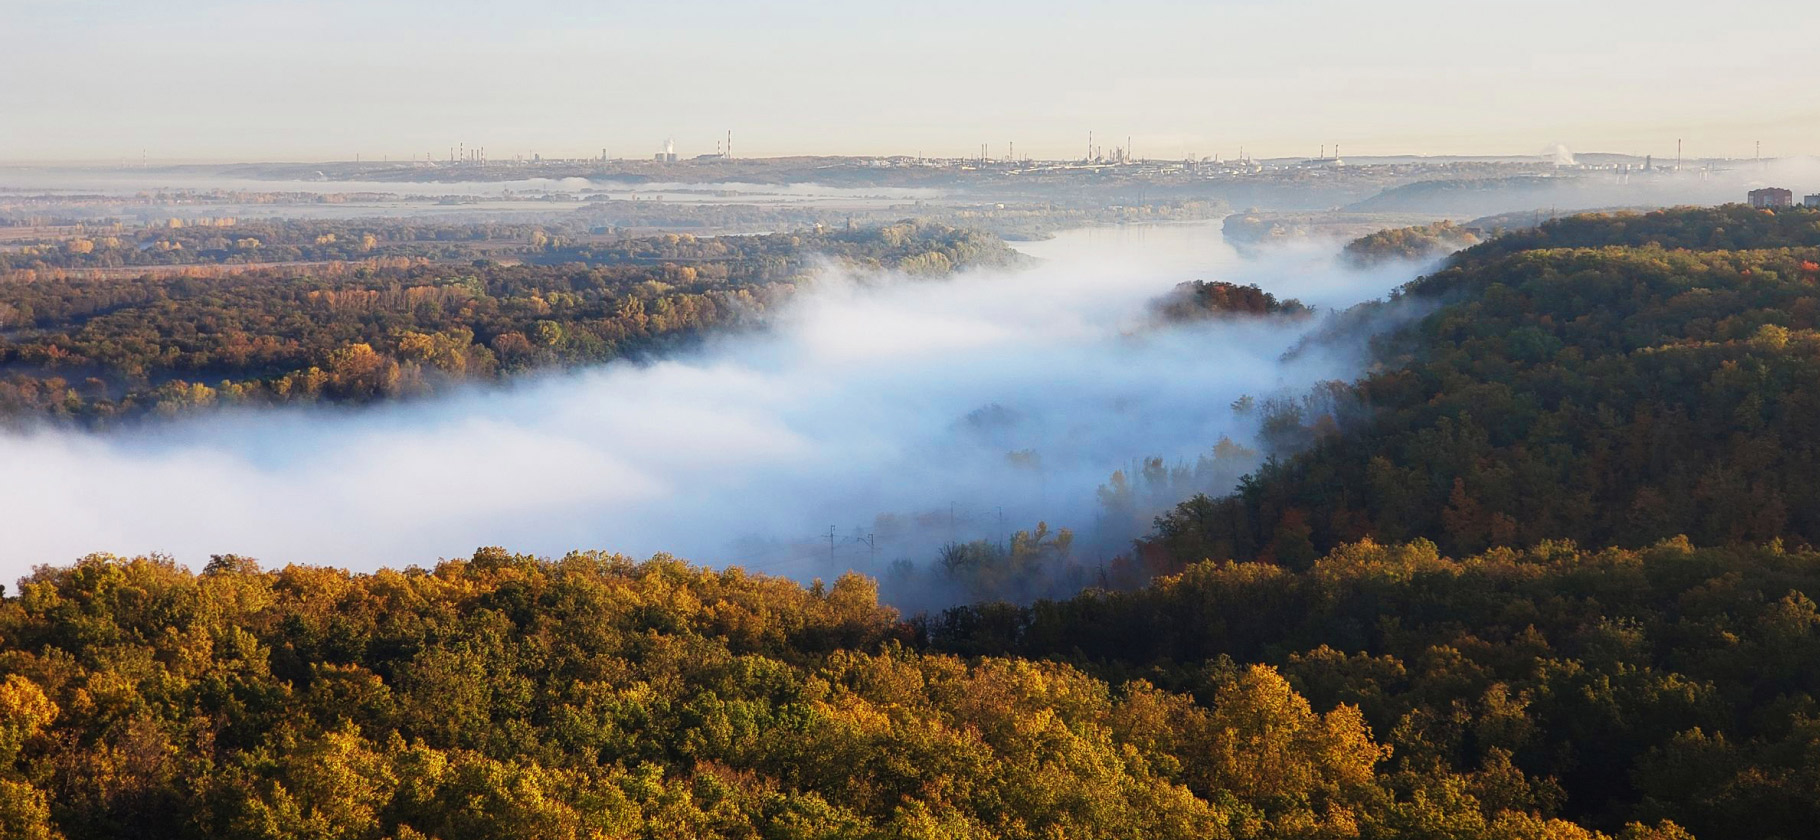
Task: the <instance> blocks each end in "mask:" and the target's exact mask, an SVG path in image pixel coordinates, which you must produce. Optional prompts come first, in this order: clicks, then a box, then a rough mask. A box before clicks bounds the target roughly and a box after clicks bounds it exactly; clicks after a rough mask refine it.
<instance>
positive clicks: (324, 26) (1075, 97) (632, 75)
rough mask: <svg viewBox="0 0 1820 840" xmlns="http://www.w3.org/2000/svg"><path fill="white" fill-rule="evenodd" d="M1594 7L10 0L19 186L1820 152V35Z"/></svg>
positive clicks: (1812, 26)
mask: <svg viewBox="0 0 1820 840" xmlns="http://www.w3.org/2000/svg"><path fill="white" fill-rule="evenodd" d="M1589 5H1590V4H1577V3H1569V2H1562V1H1561V0H1534V1H1532V2H1520V3H1519V2H1507V0H1491V2H1482V3H1477V4H1471V5H1462V4H1449V3H1441V2H1433V1H1432V0H1385V2H1381V3H1376V4H1369V5H1367V4H1356V3H1342V2H1337V0H1314V2H1306V3H1299V4H1297V5H1296V7H1295V8H1294V9H1293V10H1286V9H1281V8H1278V7H1277V6H1276V5H1275V4H1268V3H1264V2H1261V1H1260V0H1239V1H1238V2H1232V1H1231V0H1227V2H1217V1H1216V2H1204V3H1179V2H1173V0H1137V1H1136V2H1130V3H1126V4H1122V5H1121V6H1120V7H1119V9H1118V10H1117V11H1112V10H1109V9H1106V8H1103V7H1101V6H1100V5H1098V4H1088V3H1081V2H1073V1H1072V0H1058V2H1051V3H1044V4H1037V3H1034V2H1027V0H1012V1H1011V2H1000V3H991V4H981V3H971V4H963V3H955V2H951V0H933V2H928V3H924V4H920V5H918V6H915V7H913V8H911V9H909V11H908V12H905V11H903V10H902V9H895V10H878V9H871V8H866V7H861V6H858V5H855V4H842V3H832V2H823V1H822V0H780V2H778V3H773V4H768V5H764V6H748V5H746V4H736V3H731V2H700V1H698V2H671V3H664V4H652V3H641V4H598V3H581V2H578V0H521V2H516V3H511V4H481V3H474V2H469V0H449V2H442V3H429V2H423V0H392V1H391V2H383V1H382V2H353V0H293V2H282V3H258V4H247V3H232V2H226V0H173V2H169V3H164V4H156V5H154V4H143V3H131V2H125V0H0V20H5V21H7V23H8V29H9V31H10V32H12V33H13V34H14V36H15V37H14V38H12V39H9V40H10V43H9V49H8V50H7V51H5V52H4V53H0V161H9V162H19V161H36V162H48V161H91V162H109V161H120V160H126V159H137V158H139V157H140V156H141V155H142V154H143V155H144V156H145V158H146V159H148V160H154V161H159V162H170V161H276V160H352V159H354V158H355V157H356V156H357V155H358V156H360V157H361V158H362V159H371V160H379V159H381V158H390V159H393V160H405V159H410V158H413V157H415V158H422V157H423V156H425V155H428V156H431V157H434V158H438V159H442V158H444V157H445V155H446V152H447V150H448V147H449V146H452V145H455V144H457V143H463V144H467V145H468V146H470V147H474V146H484V147H486V148H487V150H488V153H489V156H490V157H492V158H493V159H495V160H506V159H511V158H513V157H515V156H519V155H523V156H525V157H530V156H531V155H533V154H541V155H543V156H545V157H552V158H575V157H592V156H598V155H599V153H600V150H601V149H602V148H603V147H604V148H606V149H607V150H608V152H609V154H611V155H612V156H613V157H617V158H627V159H637V158H645V159H649V158H650V156H651V155H652V154H653V153H655V152H657V151H659V150H661V149H662V146H663V143H664V141H665V139H666V138H674V139H675V140H676V143H677V151H678V153H679V154H680V155H681V156H682V157H685V158H686V157H692V156H695V155H698V154H705V153H713V152H715V151H716V150H717V145H718V143H719V141H723V140H724V138H725V135H726V132H727V131H729V130H731V131H732V132H733V144H734V151H735V152H736V153H737V154H738V155H739V156H742V157H772V156H780V155H792V154H805V155H816V154H827V155H916V154H922V155H925V156H929V157H964V156H971V155H976V154H978V152H979V149H980V146H981V144H990V148H991V149H992V151H993V154H994V156H1004V155H1005V154H1006V150H1007V146H1008V144H1010V143H1015V144H1016V145H1017V148H1018V150H1019V152H1020V153H1021V154H1027V155H1029V156H1033V157H1038V158H1046V159H1066V158H1078V157H1081V156H1083V155H1084V154H1085V152H1086V149H1087V133H1088V132H1089V131H1092V132H1094V135H1095V138H1096V143H1097V145H1099V146H1101V147H1103V148H1104V149H1105V150H1106V151H1107V152H1108V153H1110V152H1111V151H1112V150H1113V149H1114V148H1115V147H1122V146H1124V145H1125V144H1126V138H1127V137H1130V138H1131V140H1132V145H1133V146H1134V147H1135V148H1134V151H1135V152H1136V154H1137V155H1138V156H1140V157H1146V158H1158V159H1179V158H1183V157H1189V156H1194V157H1205V156H1210V155H1215V154H1217V155H1219V156H1220V157H1222V158H1230V157H1233V156H1235V155H1237V154H1238V153H1239V151H1240V149H1241V148H1243V149H1244V150H1245V151H1246V152H1247V153H1249V154H1251V155H1252V156H1254V157H1296V156H1301V157H1311V156H1314V155H1315V154H1317V153H1318V151H1319V149H1320V148H1322V147H1325V148H1327V149H1330V150H1331V149H1332V148H1333V147H1334V145H1335V144H1338V145H1339V146H1340V147H1341V149H1343V150H1344V152H1345V153H1347V154H1348V155H1355V156H1358V155H1382V154H1424V155H1467V156H1480V155H1537V154H1542V153H1544V151H1545V150H1547V149H1549V148H1551V147H1552V146H1554V145H1555V144H1562V145H1565V146H1566V147H1567V148H1568V149H1570V150H1572V151H1574V152H1609V153H1625V154H1636V155H1655V156H1656V157H1657V158H1658V159H1663V158H1665V157H1667V156H1670V155H1672V154H1673V152H1674V145H1675V142H1676V140H1677V139H1682V140H1685V141H1686V145H1685V149H1684V154H1685V155H1686V157H1687V158H1689V159H1699V158H1749V157H1752V156H1753V155H1754V154H1755V153H1756V143H1758V142H1759V141H1760V142H1761V143H1762V153H1763V155H1764V156H1765V157H1791V156H1800V155H1811V154H1816V153H1820V88H1816V87H1815V86H1814V85H1812V83H1811V82H1812V78H1811V73H1809V72H1806V71H1805V68H1804V67H1803V66H1802V65H1800V64H1798V63H1797V62H1798V60H1799V58H1800V57H1799V55H1798V52H1799V51H1800V50H1803V49H1805V48H1806V45H1805V44H1803V43H1802V42H1801V41H1800V39H1799V38H1800V35H1801V34H1803V33H1807V32H1812V31H1820V9H1817V8H1816V7H1815V6H1814V5H1812V4H1809V3H1802V2H1783V0H1760V2H1746V3H1741V4H1732V5H1731V6H1728V7H1727V9H1728V11H1730V12H1731V14H1730V16H1728V17H1724V18H1722V19H1721V23H1719V24H1714V23H1713V20H1714V15H1713V13H1712V11H1711V7H1710V6H1706V5H1703V4H1694V3H1690V2H1679V1H1678V0H1676V1H1674V2H1667V1H1664V2H1638V0H1612V1H1611V2H1602V3H1600V4H1597V7H1596V8H1591V7H1589ZM1696 24H1698V25H1696ZM854 33H862V34H860V35H857V36H856V35H855V34H854Z"/></svg>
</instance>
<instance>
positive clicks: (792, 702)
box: [0, 550, 1812, 840]
mask: <svg viewBox="0 0 1820 840" xmlns="http://www.w3.org/2000/svg"><path fill="white" fill-rule="evenodd" d="M1257 568H1258V569H1259V570H1260V571H1259V572H1258V573H1257V574H1258V575H1265V573H1264V572H1263V571H1262V570H1263V569H1264V567H1257ZM1266 576H1267V575H1266ZM874 594H875V590H874V588H873V585H872V584H871V583H870V582H869V581H867V580H865V579H863V578H860V577H858V576H851V575H850V576H846V577H843V578H841V579H840V580H838V581H836V582H835V583H834V584H833V585H832V586H827V587H824V586H822V585H821V584H820V583H817V584H815V585H814V586H813V587H811V588H806V589H805V588H803V587H801V586H798V585H796V584H794V583H790V582H787V581H782V580H778V579H772V578H763V577H757V576H752V575H748V574H745V573H742V572H740V571H739V570H737V569H734V570H728V571H725V572H711V571H707V570H703V569H698V568H694V567H690V566H686V565H684V564H681V563H678V562H675V561H672V560H669V559H665V558H659V559H656V560H653V561H650V562H648V563H643V564H636V565H635V564H632V563H629V562H627V561H625V560H624V559H621V558H617V557H607V556H601V555H594V554H575V555H571V556H569V557H566V558H563V559H561V560H558V561H554V562H551V561H538V560H534V559H531V558H527V557H519V556H513V555H510V554H507V553H506V552H503V551H498V550H487V551H482V552H480V553H478V554H476V555H474V556H473V557H472V558H470V559H467V560H460V561H453V562H447V563H443V564H441V565H439V566H437V567H436V568H435V569H434V570H427V571H426V570H416V569H413V570H409V571H402V572H399V571H383V572H379V573H377V574H373V575H350V574H348V573H346V572H341V571H334V570H327V569H313V568H302V567H291V568H286V569H283V570H279V571H276V572H262V571H259V570H258V569H257V568H256V567H255V566H254V565H253V564H252V563H251V562H250V561H247V560H244V559H240V558H234V557H220V558H217V559H216V560H215V561H214V562H212V563H210V564H209V567H208V568H207V570H205V571H204V572H203V573H202V574H200V575H192V574H190V573H188V572H185V571H183V570H180V569H178V568H175V567H173V566H172V565H171V564H170V563H169V562H166V561H159V560H157V559H155V558H152V559H143V558H142V559H139V560H131V561H128V560H121V559H114V558H105V557H93V558H89V559H87V560H84V561H82V562H80V563H78V564H76V565H74V566H71V567H68V568H62V569H48V568H47V569H44V570H41V571H39V572H38V573H36V574H35V575H33V576H32V577H31V578H29V579H28V580H26V581H25V582H24V583H23V586H22V587H21V590H20V591H19V592H18V594H17V595H14V596H13V597H9V598H7V599H6V600H5V602H4V603H0V672H4V674H5V675H6V676H5V677H4V679H3V680H0V829H4V834H5V836H8V837H22V838H34V840H40V839H41V838H59V837H61V838H67V840H86V839H87V838H158V840H173V838H299V840H302V838H310V839H311V840H316V838H348V839H349V840H354V839H355V838H371V840H381V838H394V839H395V840H404V838H413V840H420V839H421V838H427V837H434V838H441V840H499V839H500V838H512V839H513V840H542V839H543V838H563V839H564V840H567V839H568V838H602V837H637V838H651V840H668V838H677V837H726V838H759V837H778V838H786V837H788V838H795V837H825V838H849V837H859V838H864V837H876V838H928V839H929V840H934V839H935V838H980V840H986V838H1033V839H1034V838H1055V837H1095V838H1101V837H1104V838H1129V840H1147V838H1184V840H1187V839H1188V838H1193V839H1194V840H1204V839H1205V838H1223V837H1259V838H1266V837H1267V838H1304V837H1334V838H1344V837H1360V836H1363V837H1386V838H1388V837H1434V838H1459V840H1469V838H1482V837H1494V838H1511V839H1512V840H1518V839H1519V838H1544V837H1548V838H1590V837H1592V836H1593V835H1591V834H1590V833H1588V832H1586V831H1583V830H1581V829H1578V828H1576V827H1574V826H1573V825H1571V824H1568V823H1565V822H1561V821H1555V820H1551V818H1550V817H1549V816H1548V815H1549V814H1550V812H1552V811H1553V810H1555V808H1556V805H1557V803H1558V801H1559V799H1560V796H1561V795H1560V791H1559V789H1558V788H1557V787H1556V786H1555V785H1554V784H1553V783H1551V782H1550V781H1548V780H1547V779H1546V778H1542V777H1529V776H1525V775H1524V774H1523V773H1521V772H1520V771H1519V770H1518V769H1517V766H1516V765H1515V764H1513V763H1512V756H1513V755H1514V754H1515V753H1514V752H1512V751H1514V750H1519V749H1522V748H1523V746H1524V743H1525V742H1524V741H1523V734H1524V732H1525V729H1524V728H1523V727H1524V724H1525V721H1526V719H1525V718H1524V717H1523V713H1522V712H1523V708H1524V705H1525V704H1526V703H1528V702H1530V700H1529V698H1528V696H1527V695H1525V694H1523V693H1522V688H1521V687H1517V688H1512V689H1511V690H1510V691H1509V692H1506V693H1505V694H1497V693H1495V692H1493V691H1490V690H1482V691H1480V693H1473V692H1474V690H1475V689H1477V688H1481V686H1480V685H1479V683H1480V682H1486V681H1488V680H1489V675H1488V674H1486V673H1484V672H1483V671H1482V669H1478V668H1476V667H1475V666H1474V665H1472V664H1471V662H1470V661H1467V660H1464V659H1463V658H1462V655H1460V654H1458V653H1457V652H1456V653H1453V654H1441V655H1438V656H1439V658H1438V659H1435V661H1436V663H1437V664H1435V665H1434V666H1433V667H1434V668H1437V669H1443V670H1445V669H1453V671H1457V672H1458V673H1451V674H1450V675H1449V676H1448V681H1447V682H1445V683H1442V684H1441V688H1439V689H1437V690H1438V691H1442V692H1445V694H1444V695H1443V696H1446V697H1451V696H1462V697H1467V698H1469V699H1470V700H1471V702H1472V703H1474V704H1481V703H1502V705H1499V706H1496V707H1495V708H1496V709H1497V710H1498V714H1500V715H1501V716H1499V717H1494V718H1491V723H1489V724H1488V725H1487V727H1486V728H1487V730H1488V731H1491V732H1493V733H1494V734H1495V735H1496V739H1494V740H1490V741H1487V742H1486V743H1485V744H1483V745H1475V748H1474V749H1475V751H1474V755H1475V756H1482V759H1481V760H1478V761H1477V763H1475V764H1472V765H1471V766H1468V767H1466V768H1465V769H1463V770H1455V769H1453V768H1454V766H1455V765H1454V764H1453V763H1449V761H1448V759H1450V758H1452V754H1451V753H1450V752H1449V749H1450V747H1451V746H1452V744H1451V743H1450V742H1449V741H1448V740H1447V739H1448V738H1449V737H1453V736H1454V735H1450V733H1451V730H1449V728H1448V727H1449V726H1450V725H1455V724H1454V718H1450V717H1445V716H1444V717H1443V718H1441V719H1439V720H1429V719H1427V718H1417V721H1418V724H1417V725H1418V727H1419V728H1420V730H1421V736H1420V737H1421V738H1426V739H1428V740H1426V741H1421V740H1418V738H1417V736H1415V735H1404V734H1397V735H1395V736H1391V735H1389V734H1388V733H1374V731H1373V729H1372V723H1373V721H1372V719H1371V716H1373V715H1381V714H1384V713H1386V709H1387V708H1394V707H1386V706H1385V705H1384V704H1383V703H1380V702H1376V698H1367V702H1365V703H1364V705H1363V706H1359V705H1334V701H1336V700H1346V701H1349V702H1352V703H1355V704H1356V703H1358V702H1359V700H1358V699H1357V698H1355V697H1354V694H1353V693H1350V692H1351V690H1352V689H1353V688H1355V687H1357V686H1356V685H1355V684H1354V683H1349V682H1347V676H1348V675H1350V674H1353V673H1355V672H1356V673H1361V674H1371V673H1376V672H1378V671H1388V670H1392V669H1394V667H1395V665H1394V663H1392V662H1390V661H1389V660H1387V659H1386V660H1380V659H1373V658H1370V657H1360V658H1359V659H1357V660H1356V661H1355V660H1352V659H1348V658H1347V657H1345V656H1341V655H1337V654H1333V653H1331V652H1320V651H1317V652H1315V653H1312V654H1310V656H1311V657H1313V658H1314V659H1315V660H1321V658H1322V657H1326V658H1327V659H1328V660H1332V661H1330V662H1328V665H1329V668H1330V670H1331V671H1332V672H1333V675H1332V677H1331V678H1329V679H1325V680H1311V679H1309V678H1307V677H1306V676H1302V675H1303V674H1308V673H1314V672H1315V670H1317V669H1314V668H1311V667H1310V666H1308V665H1306V664H1298V665H1296V666H1295V667H1292V668H1289V669H1279V668H1276V667H1271V666H1269V665H1258V666H1255V667H1251V666H1246V665H1244V664H1242V663H1240V662H1238V661H1226V660H1214V661H1207V662H1205V663H1204V664H1203V663H1201V662H1195V661H1188V660H1182V661H1181V664H1180V666H1179V667H1178V668H1175V669H1172V670H1171V671H1170V672H1168V673H1166V674H1164V675H1163V676H1164V677H1165V678H1166V681H1167V682H1175V683H1182V684H1184V685H1188V684H1192V687H1193V688H1194V689H1195V692H1196V693H1194V694H1190V693H1185V692H1183V691H1181V690H1180V689H1179V688H1178V689H1175V690H1169V689H1165V688H1159V687H1157V686H1155V685H1153V684H1151V683H1149V682H1145V681H1143V680H1134V681H1123V680H1122V679H1121V680H1120V681H1116V682H1108V681H1107V680H1106V679H1104V678H1102V677H1099V676H1096V675H1095V674H1093V673H1091V672H1088V671H1083V670H1081V669H1079V668H1077V667H1074V666H1071V665H1067V664H1062V663H1057V662H1046V661H1041V660H1030V659H1021V658H1013V657H1007V656H1002V655H986V656H977V657H971V656H970V657H967V658H962V657H959V656H956V655H953V654H948V653H940V652H934V651H921V650H918V649H917V648H916V647H915V646H914V645H913V644H912V643H913V642H914V641H915V636H914V634H913V632H912V631H913V629H914V628H912V627H910V626H909V625H906V624H903V623H900V622H899V621H898V620H897V618H896V616H895V614H894V613H893V612H892V611H890V610H888V609H884V608H881V607H879V606H878V605H877V603H876V601H875V597H874ZM1261 606H1266V605H1259V604H1245V605H1243V607H1242V608H1243V609H1248V610H1249V609H1255V608H1258V607H1261ZM1808 609H1809V610H1810V612H1811V609H1812V605H1811V604H1809V605H1808ZM1265 614H1266V613H1264V612H1260V613H1259V615H1260V616H1262V615H1265ZM1268 614H1270V615H1276V614H1277V613H1268ZM1791 615H1793V616H1795V617H1796V618H1797V619H1798V617H1799V613H1798V611H1796V612H1794V613H1791ZM1180 617H1181V618H1183V619H1195V618H1200V617H1201V616H1196V615H1182V616H1180ZM1080 618H1081V619H1083V620H1088V621H1092V620H1095V619H1093V618H1090V617H1088V616H1081V617H1080ZM1291 626H1293V625H1291ZM1118 629H1119V632H1121V633H1122V632H1124V630H1125V628H1124V627H1119V628H1118ZM1791 629H1794V630H1797V631H1798V629H1799V626H1798V625H1796V626H1793V627H1792V628H1791ZM1622 630H1623V628H1619V630H1617V631H1614V632H1616V633H1617V634H1618V641H1619V642H1620V643H1621V642H1622V641H1623V640H1624V639H1627V638H1629V637H1627V636H1624V635H1623V633H1622ZM1179 632H1190V631H1188V630H1187V629H1186V628H1184V629H1183V630H1182V631H1179ZM1198 632H1199V633H1201V634H1207V633H1210V632H1211V630H1210V629H1209V630H1202V631H1198ZM1209 638H1211V637H1209ZM1798 641H1799V640H1798V639H1796V640H1791V643H1798ZM976 646H977V645H976ZM1213 649H1214V646H1212V645H1208V646H1202V647H1200V648H1194V649H1189V648H1183V649H1182V650H1181V651H1180V653H1181V654H1182V655H1198V651H1201V650H1208V651H1211V650H1213ZM1617 650H1618V651H1619V655H1628V654H1627V653H1625V652H1624V650H1623V649H1622V648H1619V649H1617ZM1144 652H1146V651H1144V649H1143V648H1133V649H1132V653H1133V654H1140V653H1144ZM1780 652H1781V654H1783V655H1792V654H1796V653H1798V652H1799V649H1798V648H1787V649H1781V650H1780ZM1469 654H1470V655H1474V656H1476V655H1479V654H1481V651H1480V650H1479V649H1476V648H1473V649H1469ZM1336 657H1337V658H1336ZM1431 658H1434V657H1431ZM1425 662H1426V660H1425ZM1563 667H1566V666H1563ZM1180 672H1189V673H1194V674H1196V675H1197V676H1196V677H1195V678H1194V679H1192V680H1181V679H1176V678H1175V675H1176V674H1177V673H1180ZM1292 679H1293V680H1295V681H1297V682H1300V683H1302V684H1303V685H1304V688H1303V689H1302V690H1301V691H1298V690H1297V689H1296V688H1295V687H1294V685H1293V683H1292ZM1386 679H1387V680H1388V679H1389V678H1388V677H1387V678H1386ZM1632 682H1634V683H1637V687H1636V688H1633V687H1632V686H1630V685H1629V684H1626V685H1625V686H1623V690H1625V691H1637V690H1640V691H1651V690H1661V691H1670V693H1671V694H1673V696H1674V698H1679V697H1680V696H1681V694H1685V693H1687V692H1689V691H1694V689H1692V688H1686V689H1679V691H1680V693H1674V690H1672V689H1666V688H1661V687H1659V686H1658V685H1657V683H1656V682H1652V681H1650V680H1648V679H1642V678H1639V679H1638V680H1633V681H1632ZM1396 685H1400V684H1395V685H1392V686H1390V688H1389V689H1387V690H1394V689H1395V687H1396ZM1304 692H1306V694H1305V693H1304ZM1627 696H1628V695H1627ZM1486 697H1491V698H1494V699H1492V700H1486V699H1484V698H1486ZM1311 698H1312V699H1313V700H1314V702H1315V705H1311V703H1310V699H1311ZM1707 699H1708V698H1706V697H1705V696H1704V695H1700V694H1698V693H1697V692H1695V696H1693V698H1692V699H1691V700H1689V701H1687V702H1688V703H1692V704H1694V705H1695V706H1697V707H1698V709H1697V710H1696V712H1697V713H1696V712H1686V711H1683V709H1682V705H1685V704H1682V705H1677V703H1676V700H1675V699H1671V700H1668V701H1664V702H1666V703H1667V709H1666V710H1665V711H1664V712H1662V714H1664V715H1667V718H1666V719H1667V720H1669V721H1674V722H1678V721H1680V720H1682V719H1683V718H1689V716H1690V715H1691V718H1690V719H1693V720H1699V721H1704V720H1706V719H1707V718H1705V717H1700V716H1699V715H1700V714H1704V713H1706V709H1705V707H1704V706H1699V704H1700V703H1701V702H1704V701H1706V700H1707ZM1538 702H1540V701H1538ZM1600 703H1601V700H1600V699H1598V698H1593V699H1590V700H1588V701H1586V703H1584V704H1581V705H1576V706H1574V707H1573V708H1574V710H1576V713H1580V714H1585V715H1589V716H1590V717H1589V718H1588V720H1587V722H1588V725H1593V726H1596V725H1598V724H1599V723H1600V722H1602V721H1603V720H1605V718H1601V717H1598V715H1599V714H1601V713H1602V711H1601V710H1603V709H1604V708H1605V706H1602V705H1600ZM1582 706H1587V707H1588V708H1586V709H1585V710H1584V711H1581V709H1582ZM1443 708H1444V709H1445V708H1446V707H1443ZM1466 708H1467V709H1470V710H1477V709H1478V708H1479V706H1478V705H1474V706H1469V707H1466ZM1465 713H1467V712H1465V711H1462V712H1461V714H1465ZM1499 727H1502V728H1499ZM1455 734H1457V733H1455ZM1715 737H1716V736H1715ZM1409 743H1423V744H1427V745H1428V746H1427V747H1426V750H1427V751H1426V752H1421V751H1409V750H1410V748H1408V747H1401V746H1398V745H1399V744H1409ZM1794 743H1795V745H1796V748H1798V746H1799V742H1798V741H1796V742H1794ZM1715 744H1716V742H1714V741H1713V740H1711V739H1707V740H1705V741H1702V740H1699V739H1697V738H1695V739H1694V740H1692V741H1690V742H1688V743H1687V744H1685V745H1682V747H1681V748H1682V749H1683V750H1692V751H1695V752H1691V753H1677V754H1676V758H1682V757H1688V758H1692V757H1696V756H1698V755H1700V753H1698V752H1697V751H1698V750H1700V749H1704V748H1715ZM1717 746H1718V747H1723V746H1724V745H1723V744H1722V743H1718V744H1717ZM1506 748H1508V749H1506ZM1718 769H1719V768H1718V767H1715V768H1714V771H1715V772H1717V771H1718ZM1622 836H1623V837H1624V838H1625V840H1675V839H1676V838H1680V837H1683V836H1684V835H1682V834H1680V833H1679V832H1678V831H1676V830H1675V829H1674V828H1673V827H1672V826H1666V825H1664V826H1659V827H1656V828H1643V827H1641V826H1637V827H1632V828H1629V829H1626V830H1624V832H1623V834H1622Z"/></svg>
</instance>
